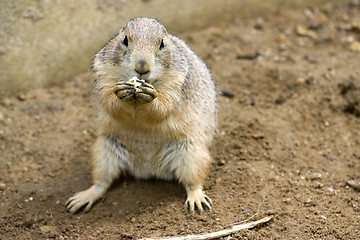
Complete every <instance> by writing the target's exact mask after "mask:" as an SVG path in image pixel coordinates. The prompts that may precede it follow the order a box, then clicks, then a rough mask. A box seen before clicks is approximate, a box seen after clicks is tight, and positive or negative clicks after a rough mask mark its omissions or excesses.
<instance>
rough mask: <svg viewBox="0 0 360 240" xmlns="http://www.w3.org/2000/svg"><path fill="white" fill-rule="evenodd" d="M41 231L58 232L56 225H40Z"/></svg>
mask: <svg viewBox="0 0 360 240" xmlns="http://www.w3.org/2000/svg"><path fill="white" fill-rule="evenodd" d="M39 228H40V231H42V232H43V233H54V232H56V227H55V226H46V225H44V226H40V227H39Z"/></svg>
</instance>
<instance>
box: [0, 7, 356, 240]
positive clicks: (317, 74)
mask: <svg viewBox="0 0 360 240" xmlns="http://www.w3.org/2000/svg"><path fill="white" fill-rule="evenodd" d="M180 37H182V38H183V39H184V40H186V42H187V43H188V44H189V45H190V46H191V47H192V49H193V50H195V51H196V52H197V53H198V54H199V55H200V57H201V58H202V59H204V61H205V62H206V64H207V65H208V66H209V68H210V70H211V72H212V75H213V78H214V80H215V81H216V84H217V88H218V92H219V95H218V109H219V114H218V133H217V135H216V139H215V141H214V144H213V146H212V147H211V153H212V156H213V159H214V164H213V167H212V171H211V174H210V176H209V178H208V179H207V181H206V184H205V191H206V193H207V195H208V196H210V197H211V198H212V200H213V202H214V209H213V211H212V212H211V213H205V214H203V215H190V214H189V213H188V212H187V211H186V210H184V208H183V204H184V202H185V200H186V193H185V190H184V189H183V187H182V186H180V185H178V184H177V183H173V182H164V181H157V180H152V181H136V180H134V179H131V178H123V179H120V180H119V181H117V182H116V183H115V184H114V186H113V187H112V188H111V189H110V190H109V191H108V192H107V193H106V194H105V196H104V198H103V199H102V200H100V201H99V202H98V203H97V204H95V206H94V207H93V209H92V210H91V211H90V212H89V213H83V212H80V213H79V214H76V215H71V214H68V213H66V212H65V208H64V203H65V201H66V200H67V199H68V198H69V197H71V196H72V195H73V194H74V193H75V192H78V191H80V190H84V189H86V188H88V187H89V186H90V185H91V167H90V164H89V162H90V155H91V154H90V152H91V147H92V145H93V143H94V141H95V138H96V131H95V130H96V126H97V123H96V118H95V114H94V110H93V105H92V97H91V93H92V87H93V79H92V76H91V74H90V73H84V74H82V75H79V76H77V77H75V78H74V79H68V80H67V81H66V82H65V83H64V84H63V86H61V87H52V88H48V89H38V90H32V91H30V92H27V93H25V94H21V95H19V96H17V97H14V98H7V99H4V100H2V102H1V104H0V239H48V238H54V239H137V238H141V237H165V236H181V235H189V234H200V233H208V232H215V231H219V230H222V229H225V228H228V227H229V226H230V224H232V223H235V222H239V221H243V220H246V219H248V218H250V217H251V216H253V215H254V214H256V213H257V214H256V215H255V216H254V218H253V219H252V220H257V219H260V218H262V217H265V216H268V215H271V216H273V219H272V220H271V221H270V222H268V223H266V224H264V225H261V226H258V227H256V228H254V229H250V230H242V231H240V232H238V233H235V234H232V235H231V237H233V239H359V236H360V192H359V190H357V189H356V186H355V187H353V186H349V185H348V184H347V180H349V179H353V180H355V181H357V182H360V47H359V46H360V43H359V41H360V5H359V4H357V2H356V1H353V3H352V4H345V3H344V4H340V5H337V6H332V5H326V6H323V7H320V8H314V9H308V10H306V11H300V10H286V11H285V10H281V11H280V10H279V12H278V13H277V14H276V15H273V16H269V17H267V18H264V19H248V20H241V21H240V20H239V21H235V22H234V23H232V24H230V25H227V26H222V27H211V28H208V29H204V30H201V31H196V32H187V33H183V34H182V35H180ZM222 239H231V238H227V237H224V238H222Z"/></svg>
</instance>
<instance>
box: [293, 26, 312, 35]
mask: <svg viewBox="0 0 360 240" xmlns="http://www.w3.org/2000/svg"><path fill="white" fill-rule="evenodd" d="M296 34H297V35H298V36H300V37H310V38H316V34H315V32H314V31H311V30H308V29H306V28H304V27H303V26H301V25H298V26H297V27H296Z"/></svg>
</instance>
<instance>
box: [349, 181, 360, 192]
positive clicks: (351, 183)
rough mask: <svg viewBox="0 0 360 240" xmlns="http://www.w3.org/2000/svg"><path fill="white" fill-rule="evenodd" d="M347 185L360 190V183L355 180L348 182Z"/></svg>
mask: <svg viewBox="0 0 360 240" xmlns="http://www.w3.org/2000/svg"><path fill="white" fill-rule="evenodd" d="M347 184H348V185H349V186H351V187H353V188H355V189H357V190H360V183H359V182H355V181H354V180H348V181H347Z"/></svg>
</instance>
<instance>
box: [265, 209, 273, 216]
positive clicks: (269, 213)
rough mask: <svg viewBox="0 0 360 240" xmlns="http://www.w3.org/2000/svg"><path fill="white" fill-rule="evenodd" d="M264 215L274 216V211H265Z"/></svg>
mask: <svg viewBox="0 0 360 240" xmlns="http://www.w3.org/2000/svg"><path fill="white" fill-rule="evenodd" d="M265 214H266V215H275V211H274V210H267V211H266V212H265Z"/></svg>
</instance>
